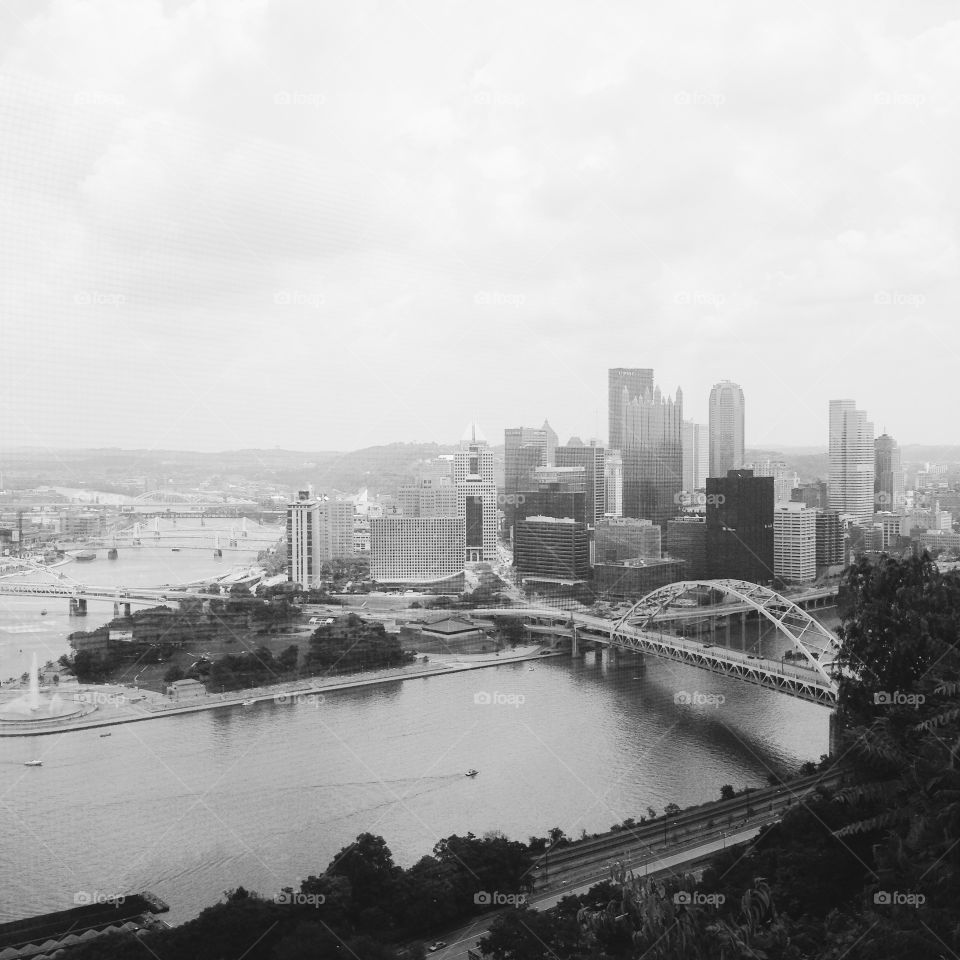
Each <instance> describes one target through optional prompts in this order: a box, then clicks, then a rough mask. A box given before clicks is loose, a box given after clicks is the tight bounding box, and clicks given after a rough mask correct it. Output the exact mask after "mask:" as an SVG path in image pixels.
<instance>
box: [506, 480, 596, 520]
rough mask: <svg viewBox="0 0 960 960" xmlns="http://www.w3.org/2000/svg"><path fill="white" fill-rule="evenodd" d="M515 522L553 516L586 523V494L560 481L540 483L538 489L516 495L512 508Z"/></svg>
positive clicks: (558, 518)
mask: <svg viewBox="0 0 960 960" xmlns="http://www.w3.org/2000/svg"><path fill="white" fill-rule="evenodd" d="M513 515H514V518H515V520H514V530H516V524H518V523H519V522H520V521H521V520H527V519H529V518H530V517H554V518H556V519H557V520H576V521H577V523H586V516H587V495H586V494H585V493H584V492H583V491H582V490H574V489H572V488H571V487H569V486H564V485H563V484H560V483H542V484H540V488H539V490H529V491H524V492H523V493H521V494H519V495H518V496H517V506H516V509H515V510H514V514H513Z"/></svg>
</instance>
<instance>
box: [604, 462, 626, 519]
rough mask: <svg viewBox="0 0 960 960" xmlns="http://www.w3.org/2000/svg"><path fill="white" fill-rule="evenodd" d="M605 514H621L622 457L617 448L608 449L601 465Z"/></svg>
mask: <svg viewBox="0 0 960 960" xmlns="http://www.w3.org/2000/svg"><path fill="white" fill-rule="evenodd" d="M603 473H604V484H605V485H606V491H605V496H606V500H607V515H608V516H612V517H622V516H623V457H621V456H620V452H619V451H617V450H608V451H607V459H606V461H605V462H604V465H603Z"/></svg>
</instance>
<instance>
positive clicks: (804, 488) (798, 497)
mask: <svg viewBox="0 0 960 960" xmlns="http://www.w3.org/2000/svg"><path fill="white" fill-rule="evenodd" d="M790 499H791V500H792V501H793V502H794V503H804V504H806V505H807V506H808V507H811V508H813V509H815V510H826V509H827V485H826V483H825V482H824V481H823V480H816V481H815V482H813V483H801V484H800V486H799V487H794V488H793V489H792V490H791V491H790Z"/></svg>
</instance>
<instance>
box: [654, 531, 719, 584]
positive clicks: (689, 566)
mask: <svg viewBox="0 0 960 960" xmlns="http://www.w3.org/2000/svg"><path fill="white" fill-rule="evenodd" d="M663 552H664V553H665V554H666V555H667V556H668V557H674V558H675V559H677V560H683V561H685V563H686V573H685V575H686V578H687V579H688V580H706V579H707V577H708V576H709V570H708V568H707V524H706V521H705V520H704V519H703V517H677V518H676V519H675V520H669V521H667V528H666V533H665V535H664V541H663Z"/></svg>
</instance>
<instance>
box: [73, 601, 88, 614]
mask: <svg viewBox="0 0 960 960" xmlns="http://www.w3.org/2000/svg"><path fill="white" fill-rule="evenodd" d="M86 615H87V601H86V599H85V598H84V597H71V598H70V616H71V617H85V616H86Z"/></svg>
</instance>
